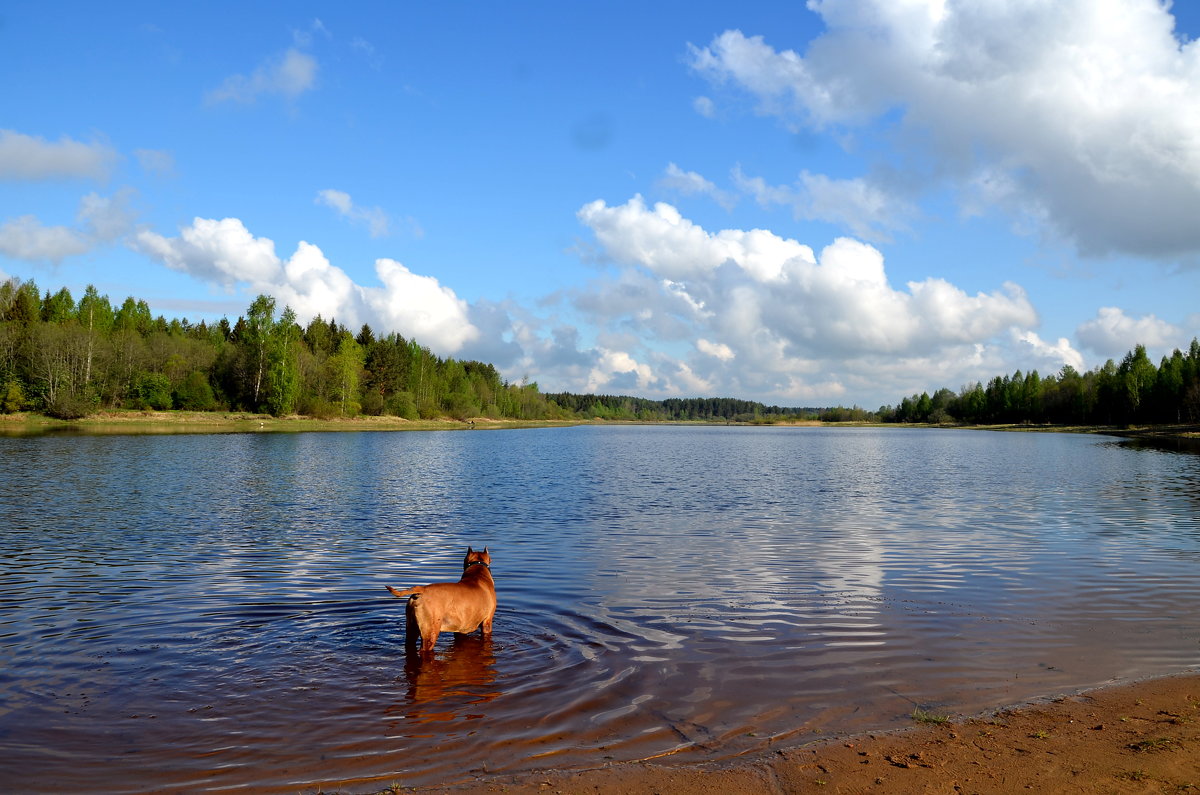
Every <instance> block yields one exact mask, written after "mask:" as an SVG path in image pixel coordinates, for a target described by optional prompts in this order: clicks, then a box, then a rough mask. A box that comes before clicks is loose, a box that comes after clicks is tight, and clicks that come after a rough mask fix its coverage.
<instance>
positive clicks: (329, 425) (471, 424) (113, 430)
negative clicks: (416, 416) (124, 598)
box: [0, 409, 1200, 443]
mask: <svg viewBox="0 0 1200 795" xmlns="http://www.w3.org/2000/svg"><path fill="white" fill-rule="evenodd" d="M577 425H681V426H712V427H724V426H730V425H733V426H737V427H746V428H760V427H761V428H793V429H807V428H897V429H903V428H944V429H957V430H975V431H994V432H1006V433H1082V434H1097V435H1103V436H1117V437H1121V438H1125V439H1140V440H1147V441H1180V442H1184V443H1200V425H1195V424H1182V423H1181V424H1172V425H1146V426H1129V427H1118V426H1107V425H1022V424H998V425H930V424H920V423H918V424H906V423H880V422H824V421H822V420H795V421H787V422H776V423H754V422H742V423H728V422H703V421H690V420H688V421H682V420H681V421H677V422H671V421H645V422H642V421H637V420H596V419H582V418H581V419H565V420H518V419H510V418H502V419H492V418H489V417H472V418H469V419H467V420H455V419H450V418H448V417H440V418H437V419H426V420H407V419H404V418H402V417H393V416H387V415H383V416H369V415H360V416H357V417H332V418H326V419H322V418H318V417H310V416H306V415H299V414H292V415H289V416H285V417H275V416H272V415H270V414H256V413H254V412H246V411H178V410H172V411H138V410H135V409H114V410H105V411H99V412H96V413H95V414H89V415H88V416H86V417H83V418H81V419H77V420H60V419H55V418H53V417H49V416H46V415H44V414H36V413H33V412H17V413H14V414H0V435H38V434H46V433H78V434H98V435H99V434H136V433H148V434H157V433H250V432H274V433H278V432H286V433H298V432H304V431H322V432H328V431H436V430H442V431H444V430H498V429H505V428H565V427H571V426H577Z"/></svg>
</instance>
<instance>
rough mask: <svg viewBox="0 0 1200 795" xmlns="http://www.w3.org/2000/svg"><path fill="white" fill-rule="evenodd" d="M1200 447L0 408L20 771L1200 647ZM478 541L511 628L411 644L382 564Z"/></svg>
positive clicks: (967, 675)
mask: <svg viewBox="0 0 1200 795" xmlns="http://www.w3.org/2000/svg"><path fill="white" fill-rule="evenodd" d="M1198 461H1200V458H1198V457H1196V456H1194V455H1185V454H1180V453H1163V452H1158V451H1153V450H1146V449H1141V448H1135V447H1130V446H1124V445H1118V444H1114V443H1111V442H1109V441H1107V440H1104V439H1100V438H1096V437H1082V436H1053V435H1033V434H1029V435H1026V434H1020V435H995V434H982V433H969V432H954V431H942V432H923V431H915V432H914V431H908V432H905V431H900V430H895V431H893V430H874V429H861V430H845V431H837V432H830V431H824V430H815V429H806V430H796V429H788V430H784V429H746V428H653V427H651V428H576V429H569V430H556V431H521V432H511V433H486V434H485V433H428V434H368V433H361V434H359V433H349V434H296V435H290V434H281V435H260V434H252V435H212V436H187V437H170V436H163V437H75V438H61V437H44V438H28V437H26V438H3V439H0V506H2V507H0V522H3V524H4V526H5V527H7V528H9V530H8V532H7V533H6V536H5V545H4V549H3V550H0V607H2V608H3V609H0V780H4V781H6V782H7V783H8V784H9V786H10V787H12V788H16V789H49V790H66V789H88V788H89V787H90V786H92V785H94V771H95V770H96V769H101V767H102V768H103V769H104V771H105V783H106V787H110V788H111V789H112V790H113V791H131V792H137V791H147V790H161V789H200V788H221V789H234V790H236V789H239V788H240V789H250V790H253V791H255V792H270V791H279V792H294V791H295V790H297V789H305V788H318V787H322V786H335V787H339V788H343V787H347V786H354V785H355V783H356V782H358V783H361V784H362V785H363V786H360V787H358V788H360V789H369V788H370V786H369V785H370V784H372V783H378V784H379V786H386V785H390V784H392V783H400V784H404V785H419V784H429V783H439V782H442V783H446V782H454V781H467V780H472V779H474V778H475V777H477V776H479V775H485V774H486V773H489V772H491V773H495V772H500V771H507V770H521V769H527V768H539V767H564V766H571V765H592V764H596V763H597V761H603V760H607V759H641V758H648V757H657V756H660V755H664V754H666V755H672V756H674V757H676V758H679V759H712V758H719V757H724V756H730V755H733V754H738V753H743V752H745V751H748V750H754V749H756V748H762V747H766V746H767V745H768V744H769V743H772V742H777V741H785V740H788V739H792V740H795V739H797V738H807V737H812V736H816V735H821V734H828V733H831V732H836V731H850V730H854V729H861V728H872V727H884V726H887V725H891V724H894V723H897V722H901V721H902V720H903V716H905V715H907V714H908V713H910V712H911V710H912V708H913V706H914V705H918V704H919V705H922V706H926V707H937V708H939V709H947V710H962V711H967V712H971V711H976V710H979V709H983V708H985V707H987V706H992V705H996V704H1001V703H1008V702H1011V701H1016V700H1020V699H1022V698H1026V697H1030V696H1034V695H1044V694H1048V693H1054V692H1061V691H1063V690H1072V689H1077V688H1081V687H1085V686H1089V685H1095V684H1099V683H1102V682H1105V681H1108V680H1110V679H1112V678H1114V677H1128V676H1144V675H1150V674H1154V673H1165V672H1170V671H1175V670H1179V669H1181V668H1186V667H1189V666H1195V665H1198V664H1200V610H1198V609H1197V608H1198V607H1200V582H1198V580H1197V578H1196V577H1195V576H1194V573H1195V565H1196V562H1197V560H1200V524H1198V520H1197V515H1198V514H1200V510H1198V509H1200V498H1197V496H1196V495H1197V494H1200V465H1198V463H1197V462H1198ZM467 544H473V545H475V546H477V547H478V546H483V545H485V544H487V545H489V546H490V547H491V548H492V551H493V554H494V561H493V562H494V572H495V575H496V579H497V583H498V588H499V594H500V609H499V611H498V614H497V618H496V632H495V634H494V635H493V636H492V638H490V639H487V640H485V639H481V638H479V637H478V636H472V637H449V638H445V639H444V640H443V641H441V642H440V643H439V649H438V651H437V653H436V655H435V656H434V657H433V658H432V659H430V660H427V661H425V662H419V661H416V660H413V659H407V658H406V657H405V655H404V652H403V639H404V605H403V603H402V602H401V601H399V600H396V599H395V598H393V597H391V596H390V594H388V593H387V592H386V591H385V590H384V588H383V586H384V585H385V584H391V585H411V584H416V583H422V582H429V581H431V580H439V579H454V578H456V577H457V573H458V572H457V567H458V566H459V565H460V561H461V555H462V550H463V548H464V547H465V546H466V545H467ZM89 771H92V772H89ZM110 785H111V786H110Z"/></svg>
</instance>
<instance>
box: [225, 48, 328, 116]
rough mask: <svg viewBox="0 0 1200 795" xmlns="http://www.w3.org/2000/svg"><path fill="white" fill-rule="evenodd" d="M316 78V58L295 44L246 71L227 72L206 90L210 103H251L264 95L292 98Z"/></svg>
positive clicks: (313, 82)
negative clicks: (217, 83)
mask: <svg viewBox="0 0 1200 795" xmlns="http://www.w3.org/2000/svg"><path fill="white" fill-rule="evenodd" d="M316 82H317V59H316V58H314V57H313V56H311V55H309V54H308V53H306V52H302V51H300V50H298V49H296V48H295V47H291V48H289V49H288V50H287V51H285V52H284V53H283V54H281V55H278V56H276V57H274V58H270V59H268V60H267V61H265V62H264V63H263V64H261V65H260V66H259V67H258V68H257V69H255V70H254V71H253V72H252V73H250V74H249V75H242V74H236V75H230V76H229V77H227V78H225V81H224V82H223V83H221V85H220V86H218V87H217V88H215V89H213V90H212V91H210V92H208V94H207V96H206V99H207V100H208V102H210V103H214V104H215V103H221V102H239V103H243V104H250V103H253V102H255V101H256V100H258V98H259V97H261V96H264V95H272V94H274V95H279V96H282V97H284V98H286V99H295V98H296V97H298V96H300V95H301V94H303V93H304V92H305V91H308V90H310V89H312V88H313V87H314V86H315V85H316Z"/></svg>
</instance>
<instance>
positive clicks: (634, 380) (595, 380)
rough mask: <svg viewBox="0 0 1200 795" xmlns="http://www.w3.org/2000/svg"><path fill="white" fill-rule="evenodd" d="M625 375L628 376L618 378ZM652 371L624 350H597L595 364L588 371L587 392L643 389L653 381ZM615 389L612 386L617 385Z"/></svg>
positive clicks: (620, 391)
mask: <svg viewBox="0 0 1200 795" xmlns="http://www.w3.org/2000/svg"><path fill="white" fill-rule="evenodd" d="M622 375H627V376H629V378H624V379H622V378H620V377H619V376H622ZM653 378H654V376H653V372H652V371H651V369H650V367H649V366H648V365H646V364H644V363H641V362H638V361H637V360H636V359H634V358H633V357H632V356H630V355H629V354H628V353H626V352H625V351H610V350H606V349H600V350H599V356H598V357H597V359H596V362H595V365H594V366H593V367H592V370H591V372H590V373H588V381H587V386H586V387H585V391H587V392H602V391H605V389H606V388H608V391H615V392H619V393H627V392H629V391H630V388H631V387H632V388H634V389H637V390H638V391H645V390H646V389H647V387H649V386H650V385H651V383H652V381H653ZM618 384H619V386H617V388H616V389H612V387H613V386H616V385H618Z"/></svg>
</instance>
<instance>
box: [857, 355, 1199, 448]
mask: <svg viewBox="0 0 1200 795" xmlns="http://www.w3.org/2000/svg"><path fill="white" fill-rule="evenodd" d="M879 419H880V420H881V421H883V422H909V423H913V422H920V423H963V424H971V425H990V424H1012V423H1018V424H1020V423H1024V424H1053V425H1122V426H1129V425H1170V424H1184V423H1187V424H1195V423H1198V422H1200V341H1197V340H1195V339H1193V340H1192V344H1191V346H1190V347H1189V348H1188V351H1187V352H1186V353H1185V352H1183V351H1181V350H1179V349H1176V350H1175V351H1174V352H1173V353H1172V354H1171V355H1170V356H1164V357H1163V358H1162V361H1161V362H1160V363H1159V364H1158V366H1157V367H1155V366H1154V362H1152V361H1151V360H1150V357H1149V356H1148V355H1147V354H1146V348H1145V346H1144V345H1138V346H1136V347H1135V348H1134V349H1133V350H1132V351H1130V352H1129V353H1127V354H1126V355H1125V357H1124V358H1123V359H1122V360H1121V362H1120V363H1119V364H1118V363H1116V362H1114V361H1113V360H1112V359H1109V360H1108V361H1107V362H1105V363H1104V365H1103V366H1100V367H1096V368H1094V369H1092V370H1089V371H1088V372H1086V373H1080V372H1078V371H1077V370H1075V368H1073V367H1071V366H1070V365H1065V366H1064V367H1063V368H1062V369H1061V370H1060V371H1059V372H1058V373H1056V374H1054V375H1049V376H1046V377H1045V378H1042V377H1041V376H1040V375H1039V374H1038V372H1037V370H1032V371H1030V372H1028V373H1022V372H1021V371H1020V370H1018V371H1016V372H1015V373H1013V374H1012V375H1011V376H1009V375H1005V376H996V377H995V378H993V379H992V380H990V381H989V382H988V384H987V386H984V385H983V384H981V383H973V384H968V385H967V386H965V387H963V388H962V389H960V390H959V391H958V392H953V391H952V390H950V389H945V388H943V389H939V390H937V391H936V392H934V393H933V395H932V396H931V395H930V394H929V393H928V392H924V393H922V394H920V395H913V396H912V397H907V398H904V400H902V401H901V402H900V405H898V406H894V407H893V406H884V407H883V408H881V409H880V410H879Z"/></svg>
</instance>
